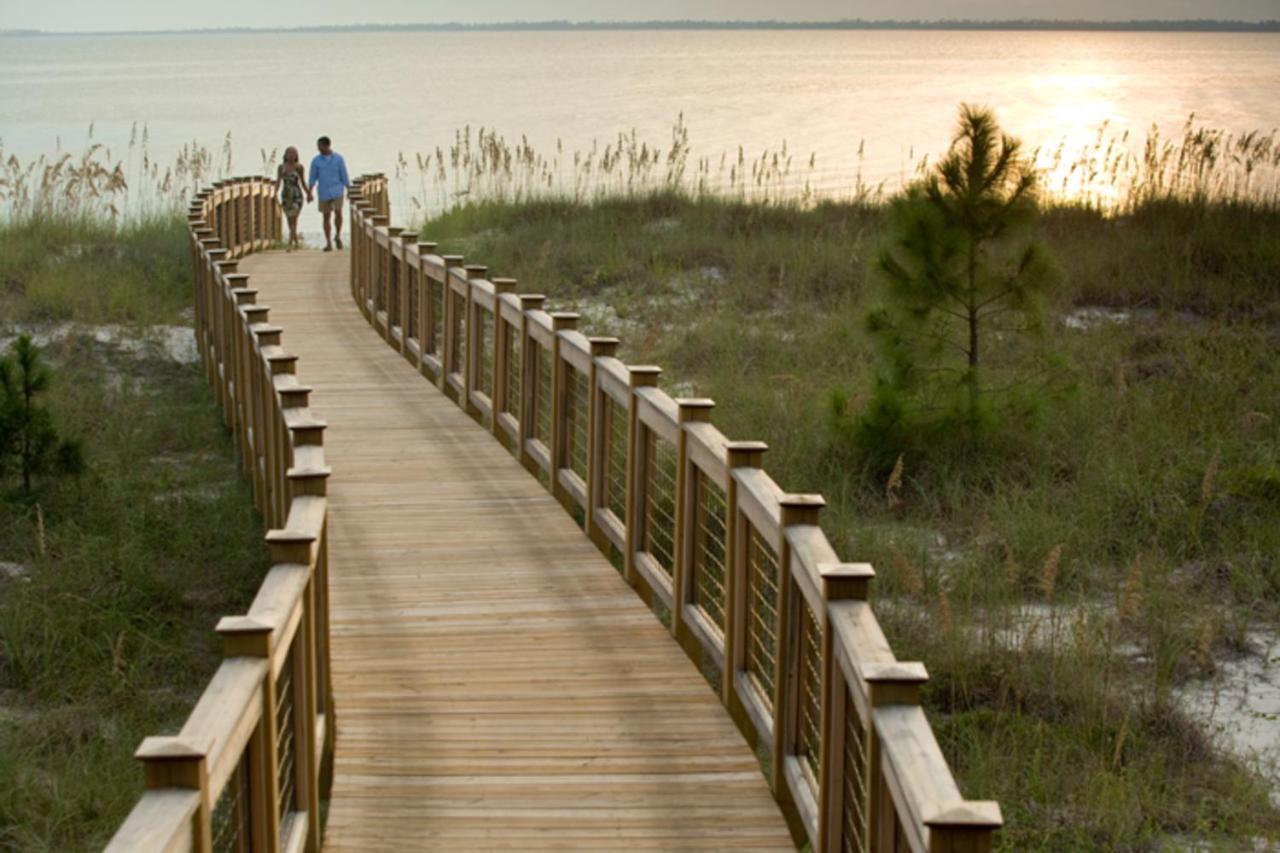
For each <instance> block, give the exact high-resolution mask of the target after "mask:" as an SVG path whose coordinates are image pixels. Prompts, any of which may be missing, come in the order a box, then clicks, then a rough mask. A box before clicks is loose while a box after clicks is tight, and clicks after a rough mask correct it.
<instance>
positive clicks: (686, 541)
mask: <svg viewBox="0 0 1280 853" xmlns="http://www.w3.org/2000/svg"><path fill="white" fill-rule="evenodd" d="M675 402H676V424H677V429H678V432H677V433H676V506H675V519H676V529H675V539H674V541H673V542H672V546H671V547H672V552H673V553H672V560H673V562H674V565H673V566H672V567H671V634H672V636H674V637H675V638H676V640H677V641H678V642H680V644H681V645H683V644H684V637H685V635H686V632H685V630H684V606H685V604H686V603H687V602H688V601H689V596H690V594H691V590H690V589H689V561H690V559H691V557H692V553H693V537H692V536H691V535H690V531H691V530H693V529H694V521H693V513H694V511H695V509H696V507H697V501H698V496H697V495H694V494H691V492H692V488H693V483H692V482H691V480H692V478H691V477H690V476H689V433H688V431H687V430H686V429H685V425H686V424H690V423H707V422H709V421H710V420H711V410H712V409H713V408H715V405H716V404H715V402H714V401H713V400H708V399H705V398H681V399H678V400H676V401H675ZM725 610H726V612H727V611H728V607H727V606H726V608H725Z"/></svg>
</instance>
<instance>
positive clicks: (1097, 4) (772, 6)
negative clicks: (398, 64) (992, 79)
mask: <svg viewBox="0 0 1280 853" xmlns="http://www.w3.org/2000/svg"><path fill="white" fill-rule="evenodd" d="M1277 17H1280V0H1212V2H1204V0H645V2H643V3H641V2H635V0H219V2H215V3H185V2H178V3H175V2H173V0H114V2H102V0H43V2H33V0H0V30H13V29H37V30H49V31H54V32H57V31H62V32H66V31H86V30H92V31H109V30H153V29H196V28H206V27H281V26H283V27H290V26H309V25H341V24H359V23H378V24H403V23H443V22H454V21H461V22H475V23H492V22H500V21H515V20H525V21H535V20H549V19H567V20H574V21H587V20H594V21H628V20H632V21H634V20H656V19H665V20H670V19H694V18H696V19H707V20H787V21H806V20H809V21H813V20H839V19H846V18H866V19H877V20H910V19H925V20H928V19H938V18H969V19H978V20H982V19H987V20H990V19H1009V18H1055V19H1092V20H1129V19H1135V18H1142V19H1186V18H1218V19H1232V20H1243V21H1259V20H1269V19H1275V18H1277Z"/></svg>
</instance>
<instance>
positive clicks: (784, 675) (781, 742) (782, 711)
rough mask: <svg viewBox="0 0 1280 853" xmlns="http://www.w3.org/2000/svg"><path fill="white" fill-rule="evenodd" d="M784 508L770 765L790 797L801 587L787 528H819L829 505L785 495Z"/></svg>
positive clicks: (778, 786)
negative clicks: (793, 570)
mask: <svg viewBox="0 0 1280 853" xmlns="http://www.w3.org/2000/svg"><path fill="white" fill-rule="evenodd" d="M779 504H780V507H781V525H780V526H781V528H782V529H781V536H780V537H779V540H780V541H779V547H778V648H777V655H776V658H777V666H778V672H777V675H776V677H775V678H774V685H773V763H772V764H771V765H770V767H769V770H770V776H771V779H770V783H771V784H772V785H773V790H774V793H775V795H780V798H782V799H790V797H788V796H787V793H788V787H787V774H786V764H787V756H788V755H792V754H794V753H795V742H796V720H797V718H798V716H799V686H800V680H799V679H800V665H803V662H800V664H799V665H788V664H789V663H795V662H796V661H797V660H798V656H797V655H796V651H797V650H798V649H799V647H800V636H799V626H800V624H801V622H800V619H799V618H798V616H799V612H798V608H799V607H804V606H805V603H804V601H803V600H799V599H800V596H799V595H798V593H799V590H797V589H796V582H795V580H794V579H793V578H792V576H791V543H790V540H789V539H788V537H787V528H789V527H795V526H800V525H808V526H812V527H817V526H818V523H819V515H820V514H821V512H822V508H823V507H825V506H826V505H827V502H826V501H825V500H823V498H822V496H821V495H786V496H784V497H783V498H782V499H781V500H780V501H779Z"/></svg>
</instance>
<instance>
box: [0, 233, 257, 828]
mask: <svg viewBox="0 0 1280 853" xmlns="http://www.w3.org/2000/svg"><path fill="white" fill-rule="evenodd" d="M0 283H2V284H3V292H2V295H0V316H2V317H4V318H5V319H4V322H3V323H0V339H3V338H4V337H5V336H6V334H8V333H11V332H12V329H10V328H6V327H9V326H11V324H12V322H19V321H20V322H21V323H22V324H23V326H24V327H25V328H28V329H30V330H31V331H33V332H34V333H35V334H36V335H37V337H38V338H42V339H45V340H47V341H48V343H47V345H46V346H45V347H44V350H43V355H44V358H45V360H46V363H47V364H48V365H49V366H50V367H51V368H52V370H53V374H54V380H53V385H52V388H51V389H50V391H49V392H48V397H47V400H46V404H47V405H48V407H49V408H50V410H51V411H52V412H53V414H54V416H55V418H56V419H57V421H58V425H59V428H60V429H61V430H63V431H65V432H66V433H68V434H70V435H72V436H75V437H77V438H79V439H81V440H82V441H83V443H84V448H85V457H86V463H87V470H86V473H85V474H84V475H83V476H82V477H80V478H78V479H68V480H43V481H38V482H37V488H36V494H35V497H34V500H33V501H26V500H24V499H22V498H21V497H20V496H19V495H17V494H16V489H17V483H16V481H15V480H14V478H13V477H12V475H11V476H10V477H9V479H7V480H0V562H3V563H6V564H9V568H10V571H7V572H0V849H12V850H57V851H64V850H89V849H97V848H100V847H101V845H102V844H103V843H104V842H105V841H106V840H107V839H108V838H109V837H110V835H111V834H112V832H114V830H115V828H116V826H118V824H119V822H120V821H121V820H122V819H123V817H124V815H125V814H127V812H128V811H129V809H130V808H132V806H133V804H134V803H135V802H136V800H137V797H138V795H139V794H140V792H141V789H142V772H141V768H140V767H139V766H138V765H137V763H136V762H135V761H134V760H133V758H132V755H133V751H134V749H135V748H136V747H137V745H138V744H139V743H140V742H141V740H142V738H143V737H144V736H146V735H152V734H162V733H171V732H176V731H177V729H178V727H179V726H180V725H181V723H182V721H183V720H184V719H185V718H186V715H187V714H188V713H189V711H190V709H191V707H192V705H193V704H194V702H195V699H196V698H197V697H198V696H199V694H200V691H201V690H202V688H203V686H204V684H205V682H206V681H207V679H208V677H209V676H210V675H211V674H212V672H213V670H214V669H215V668H216V666H217V663H218V661H219V660H220V659H221V648H220V642H219V640H218V638H217V636H216V635H215V634H214V633H213V630H212V629H213V626H214V622H215V621H216V619H217V618H218V617H219V616H220V615H222V614H226V613H234V612H240V611H242V609H243V608H244V607H245V606H246V605H247V603H248V601H249V600H250V598H251V596H252V593H253V591H254V590H255V589H256V588H257V585H258V582H259V580H260V578H261V576H262V573H263V572H264V571H265V568H266V565H267V562H268V555H267V553H266V549H265V546H264V544H263V540H262V535H263V530H262V526H261V521H260V519H259V517H258V516H257V514H256V512H255V511H254V510H253V503H252V500H251V496H250V494H249V491H248V487H247V485H246V484H245V482H244V481H243V480H242V478H241V477H240V476H239V471H238V467H237V465H236V463H235V461H234V455H233V447H232V443H231V441H230V439H229V437H228V435H227V432H226V430H225V429H224V427H223V425H222V420H221V417H220V415H219V413H218V411H217V409H216V407H215V404H214V402H213V400H212V395H211V394H210V393H209V391H208V388H207V384H206V382H205V379H204V376H203V373H202V371H201V370H200V368H199V366H198V365H195V364H188V363H181V362H177V361H174V360H173V359H171V358H170V357H168V356H167V355H166V354H165V353H164V352H163V350H161V349H153V348H148V347H142V348H141V350H140V351H136V352H135V351H133V347H131V346H123V345H119V344H117V343H103V342H101V341H98V340H95V338H94V336H93V335H92V334H91V332H92V327H93V325H94V324H100V323H110V324H113V325H123V327H124V331H123V332H122V333H121V335H122V336H123V337H122V339H124V340H132V339H133V338H134V337H137V336H145V334H146V326H145V324H147V323H167V324H174V323H182V322H183V320H182V318H183V312H184V310H185V309H186V307H187V306H188V305H189V300H190V295H189V288H190V284H189V269H188V256H187V248H186V242H185V236H184V231H183V223H182V222H181V220H176V219H175V220H173V221H157V222H153V223H148V224H145V225H137V226H130V227H126V228H122V229H120V230H117V229H115V228H113V227H110V226H107V225H102V224H97V225H95V224H93V223H92V222H74V223H68V222H62V223H57V222H49V223H40V222H30V221H28V222H26V223H24V224H22V225H17V226H13V225H11V226H4V227H0ZM55 321H56V322H55ZM63 321H67V322H71V323H72V324H73V325H71V326H70V327H69V328H68V327H67V326H66V325H65V323H64V322H63ZM118 339H119V338H117V340H118Z"/></svg>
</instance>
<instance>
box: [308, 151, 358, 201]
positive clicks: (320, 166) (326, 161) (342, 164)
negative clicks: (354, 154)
mask: <svg viewBox="0 0 1280 853" xmlns="http://www.w3.org/2000/svg"><path fill="white" fill-rule="evenodd" d="M308 183H309V185H310V186H312V187H314V186H315V185H316V184H319V185H320V191H319V193H317V194H318V195H319V196H320V200H321V201H330V200H332V199H335V198H341V197H342V192H343V190H345V189H346V188H347V187H349V186H351V178H350V177H348V176H347V161H345V160H343V159H342V155H341V154H339V153H338V152H336V151H334V152H331V153H330V154H329V155H328V156H327V157H326V156H325V155H324V154H317V155H316V156H315V157H312V158H311V178H310V180H309V181H308Z"/></svg>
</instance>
